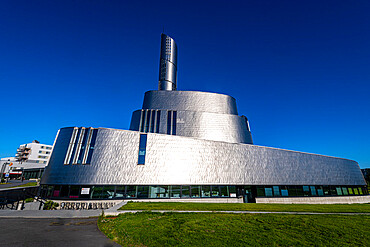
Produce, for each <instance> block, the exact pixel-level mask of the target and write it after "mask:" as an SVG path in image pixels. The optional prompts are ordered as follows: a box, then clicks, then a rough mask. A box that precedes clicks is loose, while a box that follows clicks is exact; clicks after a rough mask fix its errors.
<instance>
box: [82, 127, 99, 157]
mask: <svg viewBox="0 0 370 247" xmlns="http://www.w3.org/2000/svg"><path fill="white" fill-rule="evenodd" d="M97 135H98V129H93V132H92V137H91V141H90V146H89V150H88V152H87V158H86V163H85V164H90V162H91V157H92V154H93V151H94V148H95V141H96V136H97Z"/></svg>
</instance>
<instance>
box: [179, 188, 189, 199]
mask: <svg viewBox="0 0 370 247" xmlns="http://www.w3.org/2000/svg"><path fill="white" fill-rule="evenodd" d="M181 197H185V198H187V197H190V186H182V189H181Z"/></svg>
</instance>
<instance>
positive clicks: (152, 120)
mask: <svg viewBox="0 0 370 247" xmlns="http://www.w3.org/2000/svg"><path fill="white" fill-rule="evenodd" d="M150 115H151V121H150V131H149V132H151V133H153V132H154V123H155V115H156V114H155V110H152V111H151V114H150Z"/></svg>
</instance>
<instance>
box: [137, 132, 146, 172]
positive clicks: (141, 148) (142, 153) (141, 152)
mask: <svg viewBox="0 0 370 247" xmlns="http://www.w3.org/2000/svg"><path fill="white" fill-rule="evenodd" d="M146 142H147V134H140V141H139V157H138V162H137V163H138V165H144V164H145V153H146Z"/></svg>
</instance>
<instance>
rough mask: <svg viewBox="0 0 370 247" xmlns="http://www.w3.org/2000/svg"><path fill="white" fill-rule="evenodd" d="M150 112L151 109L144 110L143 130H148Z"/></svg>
mask: <svg viewBox="0 0 370 247" xmlns="http://www.w3.org/2000/svg"><path fill="white" fill-rule="evenodd" d="M150 114H151V111H150V110H146V121H145V128H144V132H149V123H150Z"/></svg>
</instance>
